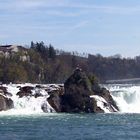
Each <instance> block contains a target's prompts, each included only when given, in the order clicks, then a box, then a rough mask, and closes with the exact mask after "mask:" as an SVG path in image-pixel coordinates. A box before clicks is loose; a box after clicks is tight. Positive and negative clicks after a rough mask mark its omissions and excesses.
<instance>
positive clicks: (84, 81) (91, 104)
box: [61, 69, 103, 113]
mask: <svg viewBox="0 0 140 140" xmlns="http://www.w3.org/2000/svg"><path fill="white" fill-rule="evenodd" d="M64 89H65V94H64V95H63V96H62V97H61V98H62V112H76V113H79V112H86V113H92V112H94V113H95V112H98V111H99V112H103V110H101V108H99V107H98V106H97V103H96V100H95V99H93V98H90V95H92V94H94V93H93V91H92V85H91V83H90V81H89V79H88V77H87V76H86V74H85V73H84V72H83V71H82V70H81V69H76V70H75V71H74V73H73V74H72V75H71V76H70V77H69V78H68V79H67V80H66V82H65V83H64Z"/></svg>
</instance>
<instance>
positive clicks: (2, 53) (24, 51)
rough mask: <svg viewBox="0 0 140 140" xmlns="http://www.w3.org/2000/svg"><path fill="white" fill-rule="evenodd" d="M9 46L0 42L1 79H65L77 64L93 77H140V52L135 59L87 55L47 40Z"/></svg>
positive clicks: (47, 80)
mask: <svg viewBox="0 0 140 140" xmlns="http://www.w3.org/2000/svg"><path fill="white" fill-rule="evenodd" d="M8 47H9V46H8ZM8 47H5V46H0V81H1V82H3V83H9V82H13V83H23V82H32V83H63V82H64V81H65V79H66V78H67V77H68V76H69V75H70V74H71V73H72V71H73V70H74V69H75V68H76V67H77V66H78V67H80V68H82V69H83V70H84V71H85V72H86V73H87V75H88V76H89V78H90V79H91V81H94V79H95V78H96V77H98V79H99V80H100V81H101V82H104V81H105V80H110V79H123V78H136V77H140V57H138V56H137V57H136V58H135V59H130V58H128V59H126V58H120V57H103V56H101V55H90V54H89V55H88V57H85V56H82V55H79V54H78V53H74V52H65V51H62V50H56V49H54V47H53V46H52V45H51V44H50V45H45V44H44V43H43V42H36V43H34V42H31V45H30V47H28V48H25V47H22V46H18V51H11V50H10V49H9V48H8ZM95 75H96V77H95Z"/></svg>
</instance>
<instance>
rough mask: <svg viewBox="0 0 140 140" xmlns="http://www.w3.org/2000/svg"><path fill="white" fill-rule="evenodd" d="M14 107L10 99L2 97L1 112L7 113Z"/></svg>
mask: <svg viewBox="0 0 140 140" xmlns="http://www.w3.org/2000/svg"><path fill="white" fill-rule="evenodd" d="M13 107H14V103H13V101H12V100H11V99H10V98H7V97H5V96H3V95H0V111H6V110H9V109H11V108H13Z"/></svg>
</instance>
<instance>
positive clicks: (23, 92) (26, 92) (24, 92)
mask: <svg viewBox="0 0 140 140" xmlns="http://www.w3.org/2000/svg"><path fill="white" fill-rule="evenodd" d="M33 89H34V87H30V86H25V87H20V91H19V92H18V93H17V95H18V96H19V97H20V98H22V97H24V96H31V95H32V90H33Z"/></svg>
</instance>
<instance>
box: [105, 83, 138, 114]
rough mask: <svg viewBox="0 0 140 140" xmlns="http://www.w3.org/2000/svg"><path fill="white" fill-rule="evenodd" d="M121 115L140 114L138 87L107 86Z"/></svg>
mask: <svg viewBox="0 0 140 140" xmlns="http://www.w3.org/2000/svg"><path fill="white" fill-rule="evenodd" d="M107 87H108V89H109V91H110V92H111V95H112V97H113V99H114V100H115V101H116V103H117V105H118V107H119V109H120V112H122V113H140V85H109V86H107Z"/></svg>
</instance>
